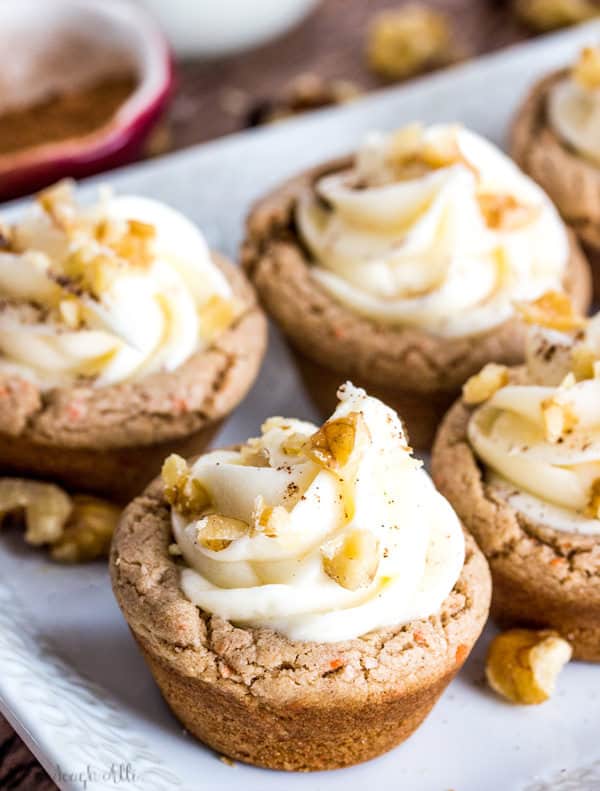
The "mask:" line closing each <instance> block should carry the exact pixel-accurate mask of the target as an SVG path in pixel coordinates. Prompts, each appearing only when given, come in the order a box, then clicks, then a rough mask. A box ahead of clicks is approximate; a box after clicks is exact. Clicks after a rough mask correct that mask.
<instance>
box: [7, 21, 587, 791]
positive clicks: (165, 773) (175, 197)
mask: <svg viewBox="0 0 600 791" xmlns="http://www.w3.org/2000/svg"><path fill="white" fill-rule="evenodd" d="M599 38H600V26H598V25H591V26H587V27H584V28H579V29H577V30H573V31H569V32H566V33H561V34H559V35H556V36H553V37H550V38H546V39H544V40H538V41H536V42H535V43H531V44H526V45H522V46H519V47H516V48H513V49H509V50H505V51H504V52H502V53H500V54H497V55H493V56H489V57H486V58H482V59H480V60H478V61H474V62H471V63H469V64H466V65H463V66H460V67H458V68H455V69H452V70H449V71H446V72H444V73H441V74H438V75H436V76H433V77H430V78H427V79H423V80H420V81H417V82H415V83H413V84H412V85H410V86H409V87H405V88H398V89H392V90H388V91H385V92H381V93H376V94H373V95H370V96H369V97H367V98H365V99H364V100H361V101H359V102H356V103H354V104H351V105H348V106H345V107H343V108H337V109H332V110H325V111H322V112H320V113H316V114H312V115H310V116H306V117H304V118H301V119H299V120H296V121H290V122H286V123H282V124H279V125H276V126H273V127H270V128H267V129H264V130H259V131H252V132H247V133H243V134H239V135H235V136H232V137H229V138H226V139H223V140H220V141H217V142H214V143H210V144H208V145H204V146H200V147H198V148H194V149H190V150H188V151H184V152H182V153H179V154H176V155H173V156H170V157H165V158H163V159H161V160H158V161H156V162H152V163H148V164H143V165H139V166H136V167H133V168H129V169H126V170H124V171H121V172H117V173H114V174H110V175H109V176H108V177H104V178H102V179H101V180H102V181H103V182H108V183H111V184H113V185H114V187H115V188H116V189H117V190H119V191H121V192H134V193H139V194H142V195H148V196H152V197H154V198H158V199H160V200H163V201H166V202H167V203H169V204H171V205H172V206H174V207H176V208H177V209H180V210H181V211H183V212H184V213H185V214H187V215H188V216H189V217H191V218H192V219H193V220H194V221H196V222H197V223H198V224H199V225H200V226H201V228H202V229H203V230H204V231H205V233H206V234H207V236H208V239H209V241H210V243H211V245H213V246H214V247H215V248H216V249H219V250H222V251H224V252H225V253H228V254H230V255H232V256H235V254H236V249H237V245H238V243H239V240H240V237H241V234H242V228H243V218H244V215H245V213H246V211H247V209H248V206H249V205H250V203H251V201H252V200H253V199H254V198H255V197H257V196H258V195H259V194H260V193H262V192H263V191H265V190H266V189H268V188H269V187H271V186H272V185H274V184H276V183H277V182H278V181H280V180H281V179H283V178H285V177H286V176H288V175H290V174H291V173H292V172H293V171H295V170H298V169H302V168H304V167H306V166H308V165H311V164H312V163H315V162H318V161H319V160H322V159H325V158H328V157H330V156H332V155H337V154H339V153H341V152H344V151H347V150H350V149H351V148H352V147H353V146H354V145H355V144H356V142H357V141H358V140H359V139H360V137H361V135H362V134H363V133H365V132H366V131H368V130H369V129H372V128H377V127H379V128H393V127H395V126H398V125H400V124H402V123H403V122H407V121H411V120H415V119H420V120H423V121H427V122H431V121H440V120H444V121H454V120H456V121H461V122H463V123H465V124H466V125H469V126H471V127H472V128H473V129H475V130H477V131H479V132H481V133H483V134H484V135H487V136H488V137H490V138H491V139H492V140H493V141H495V142H497V143H499V144H503V142H504V141H505V137H506V131H507V127H508V123H509V119H510V117H511V115H512V113H513V111H514V109H515V107H516V105H517V103H518V102H519V101H520V100H521V98H522V96H523V94H524V91H525V90H526V89H527V87H528V85H529V84H530V83H531V82H532V81H533V80H535V79H536V78H537V77H539V76H540V75H542V74H544V73H545V72H546V71H548V70H550V69H553V68H555V67H557V66H559V65H562V64H564V63H566V62H568V61H569V59H570V58H572V57H573V56H574V55H575V53H576V51H577V50H578V48H579V47H580V46H581V45H582V44H584V43H589V42H591V41H597V40H598V39H599ZM272 414H283V415H286V414H288V415H293V416H297V417H307V418H314V417H316V416H315V415H313V414H312V411H311V408H310V406H309V403H308V401H307V400H306V399H305V398H304V396H303V394H302V392H301V390H300V386H299V382H298V379H297V377H296V375H295V372H294V370H293V367H292V365H291V363H290V361H289V359H288V356H287V353H286V351H285V349H284V346H283V344H282V342H281V340H280V339H279V337H278V336H277V334H276V333H275V332H272V334H271V345H270V350H269V353H268V357H267V360H266V362H265V365H264V367H263V370H262V373H261V376H260V378H259V380H258V382H257V384H256V386H255V387H254V390H253V391H252V393H251V394H250V396H249V397H248V398H247V399H246V401H245V403H244V404H243V405H242V406H241V408H240V409H239V410H238V411H237V413H236V414H235V415H233V417H232V418H231V420H230V421H229V423H228V424H227V426H226V427H225V429H224V431H223V432H222V434H221V436H220V437H219V438H218V440H217V442H219V443H224V444H228V443H231V442H236V441H239V440H240V439H243V438H246V437H247V436H251V435H253V434H254V433H255V432H256V431H257V428H258V426H259V425H260V423H261V422H262V420H263V419H264V418H265V417H266V416H268V415H272ZM492 634H493V627H488V629H487V630H486V633H485V635H484V636H483V637H482V639H481V640H480V642H479V644H478V646H477V647H476V649H475V651H474V654H473V655H472V657H471V658H470V660H469V661H468V663H467V665H466V667H465V668H464V670H463V672H462V673H461V675H460V676H459V678H457V679H456V681H455V682H454V683H453V684H452V685H451V687H450V688H449V690H448V691H447V693H446V694H445V695H444V697H443V698H442V700H441V701H440V703H439V704H438V705H437V707H436V708H435V709H434V711H433V713H432V714H431V716H430V717H429V719H428V720H427V721H426V723H425V724H424V725H423V726H422V727H421V728H420V730H419V731H418V732H417V733H416V734H415V735H414V736H413V737H412V738H411V739H410V740H409V741H408V742H407V743H405V744H404V745H402V746H400V747H399V748H397V749H396V750H394V751H392V752H391V753H389V754H388V755H386V756H384V757H382V758H380V759H377V760H375V761H372V762H370V763H368V764H363V765H362V766H358V767H354V768H351V769H345V770H339V771H335V772H329V773H318V774H313V775H301V774H295V775H293V774H292V775H290V774H284V773H280V772H269V771H265V770H259V769H254V768H251V767H247V766H244V765H241V764H236V765H234V766H229V765H226V764H225V763H223V762H220V761H219V760H218V759H217V757H216V756H215V755H214V753H212V752H211V751H210V750H208V749H206V748H204V747H203V746H201V745H199V744H197V743H196V742H195V741H194V740H193V739H192V738H191V737H190V736H187V735H186V734H185V732H183V731H182V729H181V727H180V725H179V724H178V723H177V722H176V721H175V720H174V719H173V717H172V716H171V715H170V713H169V711H168V710H167V707H166V706H165V704H164V703H163V701H162V699H161V697H160V695H159V693H158V691H157V689H156V688H155V686H154V684H153V681H152V679H151V677H150V674H149V672H148V671H147V670H146V667H145V665H144V663H143V661H142V658H141V656H140V655H139V654H138V651H137V649H136V647H135V645H134V642H133V640H132V638H131V637H130V635H129V632H128V630H127V628H126V626H125V623H124V622H123V620H122V618H121V615H120V613H119V610H118V609H117V606H116V604H115V603H114V601H113V597H112V594H111V591H110V587H109V580H108V574H107V571H106V569H105V567H104V565H103V564H95V565H91V566H81V567H74V568H64V567H61V566H57V565H55V564H51V563H49V562H47V561H46V559H45V557H44V555H43V554H42V553H38V552H34V551H31V550H29V549H27V548H26V547H25V546H24V544H23V542H22V537H21V536H19V535H18V534H16V533H14V532H10V533H6V534H4V535H2V536H0V709H1V710H2V712H3V713H4V715H5V716H6V717H7V718H8V719H9V720H10V722H11V723H12V724H13V726H14V727H15V728H16V729H17V731H18V732H19V733H20V735H21V736H22V737H23V739H24V740H25V741H26V742H27V744H28V745H29V747H30V748H31V749H32V750H33V752H34V753H35V754H36V755H37V756H38V758H39V759H40V761H41V762H42V764H43V765H44V767H45V768H46V769H47V771H48V772H49V774H50V775H51V776H52V777H53V778H54V780H55V782H56V783H57V784H58V785H59V786H60V787H61V788H62V789H76V791H87V790H88V789H89V790H90V791H98V790H99V789H115V788H118V789H126V790H127V791H129V789H144V791H164V790H165V789H169V790H170V789H186V790H189V791H197V790H198V789H219V790H222V791H230V790H231V791H233V789H239V788H243V789H244V790H245V791H280V789H284V788H285V789H290V791H317V790H318V791H338V789H339V790H340V791H341V790H342V789H343V791H358V789H363V788H365V787H366V786H369V787H370V788H374V789H377V791H392V789H393V791H401V790H402V791H450V790H453V791H510V790H511V789H515V791H543V790H546V789H547V790H549V789H552V790H553V791H575V789H577V791H598V789H600V706H599V700H600V667H593V666H591V665H586V664H584V663H574V664H571V665H570V666H569V667H568V668H567V669H566V671H565V672H564V674H563V675H562V676H561V678H560V685H559V690H558V693H557V694H556V696H555V697H554V698H553V699H552V700H551V701H550V702H548V703H546V704H544V705H543V706H539V707H531V708H527V707H515V706H511V705H509V704H505V703H503V702H502V701H501V700H500V699H498V698H497V697H495V696H494V695H493V694H492V693H490V692H489V691H488V690H487V689H486V687H485V685H484V683H483V657H484V655H485V650H486V646H487V644H488V642H489V639H490V637H491V635H492Z"/></svg>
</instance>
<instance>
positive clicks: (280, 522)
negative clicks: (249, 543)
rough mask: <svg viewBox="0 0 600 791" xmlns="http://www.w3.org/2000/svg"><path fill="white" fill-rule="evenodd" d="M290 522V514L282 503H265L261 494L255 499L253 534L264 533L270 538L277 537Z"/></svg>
mask: <svg viewBox="0 0 600 791" xmlns="http://www.w3.org/2000/svg"><path fill="white" fill-rule="evenodd" d="M289 522H290V515H289V513H288V511H287V510H286V509H285V508H284V507H283V506H282V505H276V506H270V505H265V501H264V497H262V495H259V496H258V497H257V498H256V500H255V501H254V512H253V514H252V532H253V534H257V533H262V534H263V535H265V536H268V537H269V538H277V536H279V535H281V533H282V532H283V531H284V530H285V528H286V527H287V526H288V525H289Z"/></svg>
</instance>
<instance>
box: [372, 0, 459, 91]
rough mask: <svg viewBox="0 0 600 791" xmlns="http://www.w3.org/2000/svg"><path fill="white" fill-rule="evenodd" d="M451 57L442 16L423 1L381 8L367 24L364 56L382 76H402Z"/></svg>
mask: <svg viewBox="0 0 600 791" xmlns="http://www.w3.org/2000/svg"><path fill="white" fill-rule="evenodd" d="M455 57H456V53H455V51H454V47H453V45H452V37H451V32H450V28H449V25H448V21H447V19H446V17H445V16H444V15H443V14H440V13H439V12H438V11H434V10H433V9H431V8H427V7H426V6H424V5H419V4H413V5H408V6H404V7H403V8H400V9H390V10H388V11H382V12H381V13H379V14H377V15H376V16H375V17H374V19H373V21H372V23H371V25H370V27H369V31H368V36H367V60H368V63H369V66H370V67H371V69H372V70H373V71H374V72H375V73H376V74H378V75H380V76H381V77H384V78H385V79H388V80H400V79H404V78H405V77H410V76H411V75H413V74H417V73H418V72H420V71H425V70H426V69H429V68H433V67H435V66H441V65H444V64H447V63H450V62H451V61H452V60H454V59H455Z"/></svg>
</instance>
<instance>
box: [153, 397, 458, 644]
mask: <svg viewBox="0 0 600 791" xmlns="http://www.w3.org/2000/svg"><path fill="white" fill-rule="evenodd" d="M338 396H339V399H340V401H339V405H338V407H337V409H336V411H335V413H334V414H333V416H332V418H331V419H330V420H329V421H327V422H326V423H325V424H324V425H323V427H322V428H321V429H317V427H316V426H314V425H312V424H310V423H305V422H302V421H299V420H294V419H289V420H288V419H284V418H271V419H269V420H268V421H267V422H266V423H265V424H264V425H263V429H262V436H261V437H259V438H257V439H252V440H249V442H248V444H247V445H245V446H243V447H242V448H241V449H240V450H239V451H214V452H212V453H208V454H206V455H204V456H202V457H201V458H200V459H199V460H198V461H196V463H195V464H194V465H193V467H192V468H191V470H189V471H188V472H185V471H184V472H183V477H180V478H179V479H178V480H179V481H180V482H181V481H183V482H184V484H185V486H187V487H188V490H189V491H190V492H192V493H193V492H194V491H196V494H198V491H200V492H201V493H202V495H201V497H200V500H199V505H200V506H201V507H200V508H196V509H195V513H194V509H192V511H191V512H190V509H189V508H187V509H186V508H185V505H181V503H182V502H183V503H185V499H184V500H183V501H181V500H180V501H179V506H178V500H177V496H176V494H174V493H176V492H177V484H176V483H175V485H173V480H174V479H173V470H172V469H171V471H170V475H169V474H168V473H169V470H168V467H169V465H172V464H173V460H174V457H171V459H170V460H168V461H167V463H166V465H165V470H164V473H163V477H164V478H165V482H166V483H167V489H166V491H167V495H169V492H170V493H171V502H172V503H173V508H172V526H173V533H174V536H175V540H176V542H177V545H178V548H179V549H178V551H180V552H181V553H182V555H183V561H184V569H183V570H182V574H181V586H182V589H183V591H184V593H185V594H186V596H187V597H188V598H189V599H190V600H191V601H192V602H193V603H194V604H196V605H197V606H198V607H200V608H202V609H203V610H206V611H207V612H210V613H213V614H216V615H219V616H221V617H222V618H224V619H227V620H229V621H231V622H233V623H234V624H236V625H246V626H253V627H266V628H271V629H274V630H276V631H277V632H279V633H281V634H283V635H285V636H287V637H288V638H290V639H292V640H307V641H317V642H333V641H337V640H346V639H352V638H355V637H357V636H359V635H362V634H365V633H367V632H370V631H372V630H374V629H379V628H383V627H386V626H392V625H397V624H403V623H407V622H409V621H411V620H413V619H417V618H425V617H428V616H430V615H432V614H434V613H437V612H439V610H440V607H441V605H442V603H443V601H444V599H445V598H446V597H447V596H448V594H449V593H450V592H451V590H452V588H453V587H454V584H455V583H456V581H457V579H458V577H459V575H460V573H461V569H462V566H463V563H464V540H463V534H462V529H461V525H460V523H459V520H458V518H457V516H456V515H455V513H454V511H453V510H452V508H451V507H450V505H449V504H448V502H447V501H446V500H445V499H444V498H443V497H442V496H441V495H440V494H439V493H438V492H437V491H436V490H435V488H434V486H433V484H432V482H431V480H430V478H429V476H428V475H427V473H426V472H425V471H424V469H423V468H422V466H421V464H420V462H418V461H416V460H415V459H414V458H413V457H412V456H411V451H410V449H409V448H407V446H406V440H405V436H404V433H403V430H402V425H401V423H400V420H399V418H398V416H397V415H396V413H395V412H393V411H392V410H391V409H389V408H388V407H386V406H385V405H384V404H382V403H381V402H380V401H378V400H377V399H375V398H371V397H369V396H367V395H366V393H365V392H364V391H363V390H361V389H358V388H355V387H353V386H352V385H351V384H349V383H347V384H346V385H344V386H343V387H341V388H340V390H339V392H338ZM179 462H180V463H182V462H183V460H179ZM175 466H176V465H175ZM184 467H185V465H184ZM178 474H181V472H179V473H178ZM169 481H170V484H169ZM193 486H196V487H199V489H198V490H194V489H193ZM169 487H170V488H169ZM190 487H192V488H190ZM192 499H193V497H192Z"/></svg>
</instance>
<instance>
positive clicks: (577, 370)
mask: <svg viewBox="0 0 600 791" xmlns="http://www.w3.org/2000/svg"><path fill="white" fill-rule="evenodd" d="M598 362H599V361H598V359H597V356H596V354H595V352H594V350H593V349H592V348H590V347H589V346H586V345H585V344H583V343H582V344H577V345H576V346H575V347H574V348H573V351H572V352H571V365H572V368H573V374H574V376H575V378H576V379H577V381H578V382H581V381H583V380H584V379H594V378H595V377H596V369H597V366H598Z"/></svg>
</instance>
